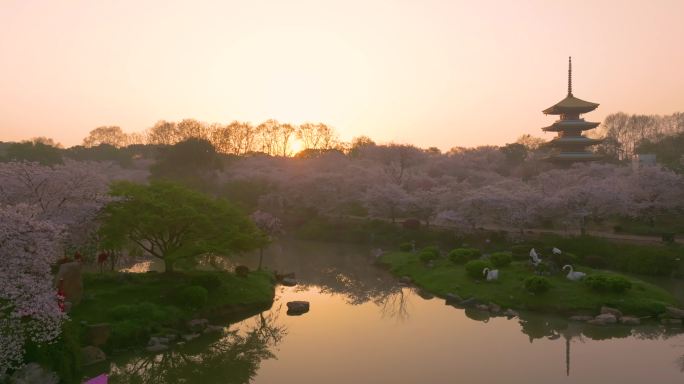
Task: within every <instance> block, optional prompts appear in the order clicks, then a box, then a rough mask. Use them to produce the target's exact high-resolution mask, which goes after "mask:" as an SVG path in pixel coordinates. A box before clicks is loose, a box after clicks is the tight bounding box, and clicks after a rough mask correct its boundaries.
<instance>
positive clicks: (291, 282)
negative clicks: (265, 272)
mask: <svg viewBox="0 0 684 384" xmlns="http://www.w3.org/2000/svg"><path fill="white" fill-rule="evenodd" d="M280 284H282V285H284V286H286V287H294V286H295V285H297V280H295V278H294V277H283V279H282V280H280Z"/></svg>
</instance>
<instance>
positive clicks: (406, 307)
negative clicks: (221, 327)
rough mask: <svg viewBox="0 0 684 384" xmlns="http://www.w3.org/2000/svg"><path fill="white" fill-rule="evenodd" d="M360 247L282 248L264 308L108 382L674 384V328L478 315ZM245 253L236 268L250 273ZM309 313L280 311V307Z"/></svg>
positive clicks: (681, 357) (683, 363) (678, 343)
mask: <svg viewBox="0 0 684 384" xmlns="http://www.w3.org/2000/svg"><path fill="white" fill-rule="evenodd" d="M370 253H371V252H370V251H369V249H367V248H360V247H354V246H349V245H337V244H334V245H333V244H320V243H310V242H287V243H281V244H276V245H274V246H273V247H272V248H271V249H269V250H268V251H267V252H266V253H265V259H264V265H265V266H267V267H268V268H270V269H273V270H277V271H280V272H295V274H296V277H297V280H298V281H299V282H300V283H301V285H300V286H297V287H292V288H288V287H278V288H277V290H276V299H275V302H274V304H273V306H272V307H271V309H269V310H267V311H265V312H263V313H261V314H259V315H256V316H253V317H251V318H249V319H246V320H244V321H241V322H239V323H236V324H231V325H229V327H228V330H229V331H228V333H227V334H226V335H224V336H213V337H212V336H206V337H203V338H202V339H199V340H196V341H193V342H190V343H188V344H186V345H185V346H182V347H177V348H174V349H173V350H172V351H171V352H166V353H162V354H157V355H154V354H142V353H140V354H134V355H127V356H121V357H119V358H118V359H116V360H115V361H114V362H113V363H112V364H111V367H110V368H111V369H110V373H111V374H112V378H111V379H112V380H111V381H112V382H115V383H188V384H210V383H248V382H251V383H264V384H269V383H330V384H337V383H340V384H342V383H344V384H348V383H395V384H396V383H454V382H460V383H621V384H628V383H635V384H636V383H662V384H666V383H682V382H684V335H683V334H682V333H681V332H682V331H684V330H682V329H671V328H670V329H665V328H663V327H660V326H655V325H652V326H644V327H640V328H638V329H637V330H634V331H633V330H630V329H629V328H626V327H611V328H599V327H590V326H584V325H583V324H578V323H568V322H566V321H565V320H564V319H562V318H557V317H549V316H540V315H535V314H525V313H523V314H521V316H522V319H517V318H515V319H506V318H503V317H496V318H489V317H488V316H487V315H486V314H483V313H478V312H476V311H470V310H467V311H464V310H462V309H457V308H454V307H451V306H447V305H445V304H444V301H443V300H441V299H439V298H430V297H429V295H426V294H424V293H422V292H420V291H417V290H415V289H413V288H408V287H400V286H399V285H398V284H397V283H396V279H394V278H393V277H392V276H391V275H389V273H387V272H386V271H384V270H382V269H380V268H378V267H375V266H374V265H373V257H372V256H371V255H370ZM256 259H257V256H253V255H252V256H246V257H244V258H241V259H240V260H238V263H241V264H246V265H249V266H252V267H254V266H256ZM292 300H307V301H309V302H310V303H311V310H310V312H308V313H306V314H304V315H302V316H287V315H286V312H287V308H286V306H285V303H287V302H288V301H292Z"/></svg>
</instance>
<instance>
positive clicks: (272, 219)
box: [250, 210, 283, 269]
mask: <svg viewBox="0 0 684 384" xmlns="http://www.w3.org/2000/svg"><path fill="white" fill-rule="evenodd" d="M250 218H251V219H252V221H253V222H254V224H256V226H257V228H259V229H260V230H261V232H263V233H264V234H265V235H266V237H267V238H268V239H267V240H268V241H269V242H270V241H272V239H273V237H274V236H277V235H279V234H281V233H282V232H283V225H282V223H281V222H280V219H278V218H277V217H276V216H274V215H272V214H270V213H268V212H264V211H259V210H257V211H254V212H253V213H252V214H251V215H250ZM263 260H264V246H263V245H262V246H261V247H259V266H258V269H261V265H262V262H263Z"/></svg>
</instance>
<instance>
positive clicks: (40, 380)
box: [9, 363, 59, 384]
mask: <svg viewBox="0 0 684 384" xmlns="http://www.w3.org/2000/svg"><path fill="white" fill-rule="evenodd" d="M9 383H10V384H57V383H59V377H58V376H57V374H56V373H54V372H52V371H48V370H46V369H45V368H43V367H41V366H40V365H39V364H37V363H28V364H26V365H25V366H23V367H22V368H21V369H19V370H18V371H16V372H14V374H12V376H11V377H10V379H9Z"/></svg>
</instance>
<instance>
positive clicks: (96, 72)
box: [0, 0, 684, 150]
mask: <svg viewBox="0 0 684 384" xmlns="http://www.w3.org/2000/svg"><path fill="white" fill-rule="evenodd" d="M683 16H684V1H682V0H671V1H667V0H653V1H628V0H615V1H603V0H586V1H585V0H575V1H549V0H540V1H531V0H530V1H514V0H510V1H472V0H468V1H456V0H454V1H447V0H442V1H439V0H421V1H418V0H415V1H408V0H403V1H375V0H360V1H357V0H343V1H332V0H312V1H295V0H288V1H285V0H272V1H260V0H249V1H248V0H244V1H228V0H226V1H189V0H188V1H170V0H154V1H153V0H135V1H125V0H88V1H77V0H64V1H60V0H52V1H30V0H0V52H1V54H0V141H10V140H20V139H27V138H30V137H34V136H48V137H52V138H54V139H55V140H57V141H59V142H61V143H62V144H64V145H67V146H69V145H74V144H78V143H80V142H81V140H82V139H83V137H85V136H86V135H87V133H88V132H89V131H90V130H91V129H93V128H95V127H97V126H101V125H118V126H120V127H122V129H123V130H124V131H127V132H132V131H142V130H144V129H145V128H147V127H150V126H152V125H153V124H154V123H155V122H156V121H157V120H160V119H167V120H180V119H182V118H196V119H198V120H202V121H206V122H226V123H227V122H230V121H231V120H242V121H251V122H253V123H257V124H258V123H259V122H261V121H263V120H265V119H268V118H275V119H278V120H280V121H285V122H291V123H295V124H298V123H302V122H305V121H314V122H318V121H321V122H325V123H328V124H330V125H331V126H333V127H334V128H335V129H336V130H337V131H338V132H339V133H340V136H341V138H342V139H344V140H350V139H351V138H352V137H354V136H358V135H361V134H365V135H368V136H370V137H372V138H374V139H375V140H377V141H379V142H388V141H395V142H408V143H413V144H416V145H419V146H421V147H428V146H437V147H439V148H441V149H444V150H446V149H448V148H451V147H454V146H475V145H484V144H497V145H500V144H504V143H507V142H512V141H514V140H515V139H516V138H517V137H518V136H520V135H522V134H525V133H531V134H534V135H536V136H541V137H545V138H547V139H550V138H551V137H552V135H551V134H543V133H542V132H541V130H540V127H542V126H544V125H548V124H550V123H551V122H552V121H553V117H546V116H544V115H543V114H542V113H541V110H543V109H545V108H547V107H549V106H550V105H552V104H554V103H555V102H557V101H559V100H560V99H562V98H563V97H564V96H565V93H566V87H567V85H566V81H567V60H568V56H570V55H572V56H573V69H574V93H575V96H577V97H580V98H582V99H585V100H588V101H593V102H597V103H600V104H601V105H600V107H599V108H598V110H596V111H595V112H593V113H591V114H588V115H587V116H586V118H587V119H589V120H594V121H600V120H602V119H603V117H604V116H605V115H607V114H609V113H613V112H618V111H624V112H628V113H643V114H669V113H672V112H676V111H684V48H682V46H684V41H682V40H683V39H684V22H682V18H683Z"/></svg>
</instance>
